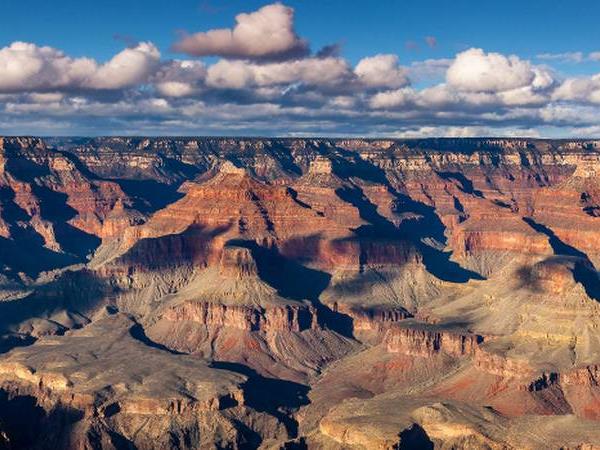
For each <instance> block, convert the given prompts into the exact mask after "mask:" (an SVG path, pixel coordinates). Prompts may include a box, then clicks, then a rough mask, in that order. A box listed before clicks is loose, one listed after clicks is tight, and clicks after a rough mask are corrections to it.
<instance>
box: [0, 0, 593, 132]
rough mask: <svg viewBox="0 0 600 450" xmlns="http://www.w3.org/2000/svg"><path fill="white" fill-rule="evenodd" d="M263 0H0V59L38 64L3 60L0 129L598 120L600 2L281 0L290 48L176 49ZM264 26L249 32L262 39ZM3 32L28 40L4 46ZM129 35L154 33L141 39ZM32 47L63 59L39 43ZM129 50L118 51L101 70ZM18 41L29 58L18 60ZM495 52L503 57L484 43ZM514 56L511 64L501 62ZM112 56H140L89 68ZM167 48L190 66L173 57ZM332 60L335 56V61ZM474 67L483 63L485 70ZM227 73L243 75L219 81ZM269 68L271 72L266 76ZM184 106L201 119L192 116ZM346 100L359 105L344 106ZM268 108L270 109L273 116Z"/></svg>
mask: <svg viewBox="0 0 600 450" xmlns="http://www.w3.org/2000/svg"><path fill="white" fill-rule="evenodd" d="M268 5H270V3H269V2H264V1H254V0H245V1H228V0H224V1H216V0H211V1H207V0H204V1H203V0H178V1H166V0H145V1H139V0H135V1H134V0H120V1H115V0H104V1H102V2H98V1H93V2H92V1H87V0H79V1H75V0H62V1H55V2H48V1H41V0H28V1H26V2H24V1H15V0H4V2H3V6H2V22H3V24H2V27H0V68H2V64H3V57H4V64H11V67H12V68H13V70H17V69H15V67H18V65H19V64H21V65H23V66H24V67H25V65H27V67H30V66H29V65H31V66H32V67H33V66H35V67H37V66H36V61H38V59H39V60H40V61H42V63H40V68H39V69H35V70H38V72H36V73H32V72H31V71H25V70H24V71H23V74H20V73H19V72H18V71H15V72H14V73H13V74H12V75H10V74H9V75H3V73H2V71H0V132H2V133H4V134H19V133H26V134H80V133H89V134H112V133H116V134H138V133H141V134H157V133H158V134H160V133H164V134H171V133H173V134H344V133H346V134H353V133H356V134H381V135H390V136H392V135H397V136H402V135H419V133H420V132H421V134H436V133H439V134H455V133H456V134H460V133H461V132H462V131H461V130H464V134H465V135H468V134H472V133H486V134H493V133H499V134H509V133H510V134H519V132H521V133H522V134H532V135H535V134H539V135H552V136H571V135H576V134H577V133H579V134H582V135H583V134H586V135H588V134H590V135H596V128H598V131H600V124H596V123H595V122H594V120H595V119H593V117H594V116H595V115H596V108H597V106H596V105H597V101H596V100H595V98H596V97H595V96H596V90H597V89H598V97H600V81H598V80H596V81H595V80H594V78H593V77H594V75H595V74H597V73H600V53H598V54H596V55H594V52H599V51H600V27H598V26H597V19H598V17H600V2H596V1H592V0H587V1H583V0H578V1H569V2H567V1H558V0H545V1H542V0H534V1H531V0H528V1H524V0H521V1H515V0H506V1H472V0H453V1H448V0H445V1H443V0H438V1H413V0H405V1H399V0H398V1H392V0H380V1H377V2H373V1H342V0H323V1H307V0H304V1H293V0H289V1H286V2H284V4H283V5H281V4H280V6H281V7H282V8H285V11H290V14H291V16H290V17H291V19H290V20H291V22H290V24H287V25H285V19H284V18H283V19H281V20H282V26H283V27H285V26H289V27H290V30H291V31H293V33H294V36H295V37H294V39H293V42H291V43H290V45H296V50H298V49H299V51H300V53H301V54H296V53H294V54H292V53H289V52H288V53H289V54H288V53H285V52H287V50H285V51H284V52H283V53H276V52H275V53H274V50H273V51H271V50H265V52H263V53H261V54H258V56H257V55H256V54H253V53H251V52H252V50H248V49H239V48H237V49H234V50H231V48H232V47H231V45H233V44H231V43H225V44H224V43H223V42H221V43H220V44H218V45H217V47H218V48H217V49H216V50H215V49H214V48H213V47H211V48H212V50H207V47H206V46H207V45H208V46H209V47H210V45H213V44H207V43H206V42H207V41H206V40H204V41H202V44H198V43H197V42H195V43H190V44H189V45H190V46H191V47H189V46H188V50H185V51H182V50H181V47H180V49H179V51H175V50H174V49H173V45H174V44H175V43H177V42H180V41H182V39H183V38H182V36H184V35H187V36H190V35H192V36H193V35H194V33H206V32H208V31H210V30H215V29H223V28H228V29H232V28H233V27H234V26H235V25H236V15H238V14H239V13H253V12H257V11H261V8H263V7H265V6H268ZM284 16H285V14H284V15H283V16H277V17H276V20H279V18H280V17H284ZM265 17H266V16H265ZM269 17H270V16H269ZM268 20H271V19H270V18H269V19H268ZM288 31H289V30H288ZM261 32H262V31H260V30H259V32H258V34H256V35H252V36H255V37H256V39H257V41H258V42H262V41H261V40H266V41H268V40H269V39H270V38H269V37H268V36H267V37H264V36H262V35H260V33H261ZM253 38H254V37H253ZM201 39H204V38H201ZM15 42H24V43H27V45H31V46H34V47H27V48H19V49H16V50H15V49H14V48H12V47H11V46H12V45H13V44H14V43H15ZM139 43H147V44H148V45H150V46H151V47H143V48H141V49H138V50H139V51H138V50H136V48H137V47H136V46H137V45H138V44H139ZM304 44H306V45H307V46H309V47H310V52H309V51H308V50H306V49H305V48H304V47H303V45H304ZM332 44H336V45H339V50H338V52H337V53H335V54H332V55H329V56H330V59H336V61H333V60H332V61H325V62H323V61H324V59H321V60H320V61H321V62H319V61H317V60H316V59H315V53H316V52H318V50H319V49H321V48H323V47H324V46H327V45H332ZM197 45H201V47H202V48H201V49H199V50H198V48H197V47H194V46H197ZM219 45H220V46H221V47H219ZM223 45H224V46H225V47H227V46H229V47H227V48H225V47H223ZM239 45H242V47H243V46H244V44H239ZM257 45H258V44H257ZM282 45H284V44H282ZM44 46H48V47H51V48H52V49H53V51H56V52H57V54H58V53H60V54H62V55H65V56H66V57H68V58H70V61H71V62H66V63H65V61H62V60H60V57H59V56H56V55H52V56H48V55H44V54H42V53H44V52H40V51H39V49H40V48H42V47H44ZM127 48H129V50H131V51H129V52H126V53H125V54H123V55H122V56H121V57H120V59H117V60H115V61H114V63H113V64H109V67H105V68H103V65H106V63H107V62H108V63H110V61H111V60H112V59H113V58H115V55H119V54H120V53H121V52H123V51H124V50H126V49H127ZM189 48H191V49H192V50H189ZM1 49H5V50H6V51H5V52H4V53H5V54H4V55H3V53H2V50H1ZM473 49H480V50H481V52H482V53H481V54H476V53H471V54H468V55H466V56H469V55H470V57H469V58H467V57H466V56H465V58H462V60H461V61H459V62H460V63H461V64H463V66H462V67H456V70H454V78H453V81H452V83H450V82H449V80H450V79H449V78H448V74H447V73H446V71H447V69H448V68H449V66H451V65H452V64H453V63H454V62H455V61H456V58H457V55H460V54H462V53H463V52H469V51H471V50H473ZM155 50H156V51H155ZM288 50H289V49H288ZM258 51H259V52H262V50H258ZM290 51H291V50H290ZM232 52H233V53H232ZM248 52H250V53H248ZM269 52H271V53H269ZM25 54H26V55H27V59H26V60H24V59H19V55H20V56H23V55H25ZM496 54H498V55H501V56H502V57H503V58H506V60H498V59H497V58H495V57H494V56H490V55H496ZM375 55H388V56H391V55H393V57H394V58H396V59H397V61H396V62H395V63H393V62H390V61H391V60H389V59H387V60H386V59H385V58H383V59H380V60H377V61H370V62H369V64H370V66H369V67H370V68H369V69H368V70H370V72H369V73H368V74H367V75H365V76H362V75H360V74H359V72H360V70H359V71H358V72H357V70H356V68H357V67H358V65H359V63H360V62H361V60H364V59H365V58H369V57H372V56H375ZM512 56H514V57H516V58H518V60H519V62H516V63H515V62H514V61H512V60H510V58H511V57H512ZM36 58H38V59H36ZM84 58H88V59H91V60H93V61H94V62H93V64H95V66H94V67H91V66H90V67H88V68H87V69H86V72H85V74H83V75H81V74H78V75H76V76H74V75H73V73H72V71H73V69H72V64H76V67H80V65H81V64H83V63H82V62H81V61H83V59H84ZM273 58H275V59H273ZM59 60H60V61H59ZM80 60H81V61H80ZM125 60H128V61H134V63H135V64H140V66H136V67H133V68H131V67H129V66H128V67H126V68H125V69H123V70H131V71H133V72H134V73H125V74H123V80H122V81H121V82H117V81H115V82H114V83H107V82H104V81H98V79H99V77H100V78H102V77H105V76H107V74H109V75H108V76H109V77H110V78H113V79H115V80H119V79H120V77H121V75H122V74H120V73H117V72H115V71H117V70H118V68H119V67H121V66H122V62H123V61H125ZM175 60H179V61H181V60H185V61H192V62H193V63H194V64H197V66H194V67H195V68H194V69H193V70H191V69H190V68H189V67H187V66H185V64H184V66H185V67H183V68H182V66H181V64H180V63H175V62H174V61H175ZM11 61H12V62H11ZM15 61H16V62H15ZM56 61H59V62H56ZM72 61H80V63H81V64H80V63H72ZM282 61H285V62H284V63H283V64H288V65H289V64H291V63H292V62H295V63H294V64H296V66H294V67H297V68H296V69H294V70H293V71H292V72H293V73H285V74H282V70H284V69H282V68H281V67H280V66H277V64H282ZM520 62H524V63H526V64H528V65H529V66H528V67H527V68H525V67H524V66H523V65H522V64H520ZM65 64H66V65H65ZM77 64H79V65H77ZM132 64H133V63H132ZM326 64H330V65H331V68H328V67H325V65H326ZM340 64H341V65H346V66H347V70H346V71H347V73H343V72H344V70H345V69H344V70H342V69H341V68H340ZM390 64H391V66H390ZM394 64H395V65H394ZM467 64H471V65H474V66H473V67H478V68H480V69H481V67H482V66H481V64H484V69H485V70H488V69H489V68H493V70H494V71H496V74H498V73H500V72H501V71H502V70H507V71H510V73H507V74H506V77H507V79H509V80H512V81H511V82H510V83H508V84H506V83H500V82H494V83H488V82H486V80H483V83H480V81H482V80H480V79H473V78H472V77H471V78H469V77H470V75H469V73H471V72H470V70H469V68H468V67H466V66H465V65H467ZM497 64H500V65H499V66H498V65H497ZM214 65H216V66H217V67H215V68H213V67H211V66H214ZM242 65H243V67H242ZM457 65H458V64H457ZM334 66H335V67H334ZM363 66H365V65H364V64H363ZM392 66H393V67H392ZM6 67H8V66H6ZM73 67H75V66H73ZM486 68H487V69H486ZM287 69H288V70H289V66H288V68H287ZM392 69H393V70H392ZM484 69H481V70H483V72H481V73H480V76H481V77H486V76H487V77H488V81H489V76H490V75H489V74H487V73H486V72H485V70H484ZM31 70H34V69H31ZM78 70H79V69H78ZM98 70H100V72H99V73H96V72H95V71H98ZM319 70H323V73H324V74H330V73H331V70H339V72H340V73H339V77H338V78H337V79H335V80H333V79H332V80H327V81H326V82H323V83H321V82H320V80H315V79H312V78H311V73H317V72H318V71H319ZM386 70H387V72H385V71H386ZM394 70H395V72H394ZM528 70H529V72H528ZM60 71H66V72H60ZM373 71H375V72H376V71H380V72H378V73H379V75H377V73H375V72H373ZM402 71H404V75H400V72H402ZM541 71H545V72H544V73H542V74H541V75H540V73H541ZM59 72H60V73H59ZM192 72H193V73H192ZM211 72H212V73H213V75H207V73H208V74H210V73H211ZM217 72H218V76H219V77H220V78H218V80H217V78H215V77H216V76H217V75H215V74H216V73H217ZM363 72H364V71H363ZM425 73H426V75H424V74H425ZM229 74H239V76H240V77H244V81H243V82H242V81H240V80H238V79H235V80H234V79H231V80H225V79H224V78H223V77H226V76H230V75H229ZM271 74H277V76H276V78H277V79H276V80H275V81H273V80H271V79H270V78H271V77H272V75H271ZM11 76H12V78H10V77H11ZM63 76H64V78H65V81H64V82H63V81H62V78H61V77H63ZM233 76H234V75H231V77H233ZM403 76H404V78H402V77H403ZM461 76H462V77H463V78H462V79H460V77H461ZM3 77H5V78H6V80H4V84H3ZM94 77H96V78H95V79H94ZM368 77H371V78H368ZM382 77H388V78H389V80H388V81H389V82H386V81H385V80H384V81H382ZM511 77H512V78H511ZM536 77H537V78H536ZM544 77H545V78H544ZM21 78H22V79H21ZM84 78H85V79H84ZM375 78H377V81H373V80H374V79H375ZM534 78H535V79H536V80H537V81H534ZM542 78H544V79H546V81H544V82H541V81H540V80H542ZM57 79H61V81H60V82H58V81H56V80H57ZM265 79H268V80H267V81H265ZM94 80H95V81H94ZM211 80H212V81H211ZM215 80H217V81H215ZM369 80H370V81H369ZM569 80H570V81H569ZM597 82H598V86H596V83H597ZM469 83H470V84H469ZM540 83H541V84H540ZM334 85H335V86H334ZM349 86H351V89H350V88H349ZM429 88H435V89H437V91H435V92H433V93H432V92H430V91H428V90H427V89H429ZM424 89H425V91H423V90H424ZM519 90H520V91H519ZM438 91H439V92H438ZM442 91H443V92H442ZM433 94H436V95H437V97H435V101H434V100H432V98H433ZM441 96H443V99H444V100H443V101H442V100H440V98H441ZM484 97H485V98H484ZM492 97H493V98H492ZM302 98H304V101H303V100H302ZM494 99H496V100H494ZM599 101H600V98H599ZM123 105H126V106H127V108H125V107H123ZM132 105H137V109H136V108H134V107H133V106H132ZM236 105H237V106H239V109H240V113H239V116H238V117H236V115H235V113H234V112H233V110H235V108H236ZM436 105H437V107H438V108H437V109H436ZM486 105H487V106H486ZM253 106H254V107H253ZM219 108H220V109H219ZM217 109H218V111H217ZM415 110H418V111H419V113H418V114H415V113H414V111H415ZM144 111H146V113H144ZM192 111H199V115H202V114H206V117H205V118H204V119H203V120H197V121H196V122H194V120H193V118H194V113H192ZM200 111H202V112H201V113H200ZM261 111H262V112H261ZM352 112H355V113H360V112H362V113H363V114H361V115H360V117H354V115H353V114H352ZM386 113H387V115H386ZM499 114H501V115H502V117H499V116H498V115H499ZM416 116H418V117H416ZM450 116H452V117H453V118H451V117H450ZM487 116H489V119H486V117H487ZM275 117H277V118H281V123H280V124H279V125H278V126H277V127H274V128H271V127H270V126H269V124H270V123H273V119H274V118H275ZM353 119H354V120H353ZM208 122H210V123H208ZM169 124H170V125H169ZM419 130H421V131H419Z"/></svg>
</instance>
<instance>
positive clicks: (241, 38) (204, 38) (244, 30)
mask: <svg viewBox="0 0 600 450" xmlns="http://www.w3.org/2000/svg"><path fill="white" fill-rule="evenodd" d="M235 20H236V25H235V27H234V28H233V29H228V28H223V29H216V30H210V31H206V32H200V33H195V34H192V35H189V36H185V37H184V38H183V39H181V40H180V41H179V42H177V43H175V44H174V46H173V48H174V49H175V50H176V51H179V52H182V53H187V54H190V55H194V56H225V57H242V58H272V57H282V58H283V57H286V56H300V55H305V54H306V53H307V52H308V45H307V43H306V41H304V40H303V39H301V38H300V37H298V35H297V34H296V32H295V31H294V10H293V9H292V8H290V7H287V6H284V5H282V4H281V3H274V4H271V5H266V6H263V7H262V8H260V9H259V10H258V11H255V12H252V13H249V14H246V13H244V14H238V15H237V16H236V17H235Z"/></svg>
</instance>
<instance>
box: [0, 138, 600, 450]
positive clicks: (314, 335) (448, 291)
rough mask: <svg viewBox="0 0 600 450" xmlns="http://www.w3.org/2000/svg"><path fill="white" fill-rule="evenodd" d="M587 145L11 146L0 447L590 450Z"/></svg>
mask: <svg viewBox="0 0 600 450" xmlns="http://www.w3.org/2000/svg"><path fill="white" fill-rule="evenodd" d="M599 265H600V142H598V141H584V140H574V141H565V140H556V141H553V140H532V139H424V140H343V139H338V140H332V139H291V138H290V139H267V138H265V139H262V138H248V139H242V138H119V137H110V138H108V137H107V138H47V139H38V138H30V137H5V138H0V448H5V449H21V448H24V449H25V448H27V449H56V448H65V449H140V450H144V449H196V448H203V449H204V448H207V449H208V448H215V449H221V448H230V449H250V448H261V449H303V448H309V449H324V450H325V449H332V450H333V449H427V448H436V449H437V448H440V449H463V448H464V449H474V448H475V449H478V448H482V449H511V448H514V449H571V450H575V449H578V450H584V449H586V450H587V449H594V448H600V426H599V425H600V422H599V420H600V386H599V383H600V331H599V330H600V303H599V301H600V278H599V275H598V270H597V268H598V267H599Z"/></svg>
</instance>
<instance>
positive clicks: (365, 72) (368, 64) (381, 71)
mask: <svg viewBox="0 0 600 450" xmlns="http://www.w3.org/2000/svg"><path fill="white" fill-rule="evenodd" d="M354 73H355V74H356V75H357V76H358V78H359V80H360V81H361V82H362V83H363V84H365V85H366V86H369V87H386V88H399V87H402V86H406V85H407V84H408V77H407V71H406V69H405V68H403V67H400V65H399V64H398V56H396V55H375V56H370V57H367V58H363V59H361V60H360V61H359V62H358V64H357V65H356V67H355V68H354Z"/></svg>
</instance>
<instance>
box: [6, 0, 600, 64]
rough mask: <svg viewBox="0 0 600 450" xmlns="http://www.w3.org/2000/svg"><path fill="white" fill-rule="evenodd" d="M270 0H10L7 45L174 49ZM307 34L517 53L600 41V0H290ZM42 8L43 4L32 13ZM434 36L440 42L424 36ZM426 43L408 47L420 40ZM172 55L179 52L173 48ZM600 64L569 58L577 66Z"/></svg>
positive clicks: (417, 52)
mask: <svg viewBox="0 0 600 450" xmlns="http://www.w3.org/2000/svg"><path fill="white" fill-rule="evenodd" d="M267 3H268V2H264V1H255V0H244V1H239V0H238V1H229V0H224V1H216V0H212V1H202V0H177V1H170V0H144V1H141V0H135V1H133V0H103V1H102V2H98V1H90V0H60V1H52V2H49V1H46V0H28V1H22V0H4V1H3V6H2V22H3V23H2V27H0V44H4V45H6V44H8V43H10V42H12V41H15V40H22V41H27V42H33V43H36V44H38V45H50V46H53V47H56V48H60V49H63V50H65V51H66V52H67V53H69V54H71V55H74V56H92V57H95V58H98V59H100V60H106V59H109V58H110V57H111V56H112V55H114V54H115V53H116V52H118V51H119V50H120V49H121V48H122V47H123V41H122V40H121V39H119V37H121V38H123V39H133V40H140V41H144V40H150V41H152V42H154V43H155V44H156V45H157V46H158V47H159V48H160V50H161V52H163V53H164V54H166V55H168V54H169V48H170V46H171V44H172V43H173V41H174V40H176V38H177V33H178V31H180V30H187V31H191V32H193V31H200V30H209V29H213V28H224V27H230V26H231V24H232V21H233V17H234V16H235V15H236V14H237V13H239V12H242V11H253V10H256V9H258V8H259V7H261V6H263V5H265V4H267ZM285 4H286V5H289V6H291V7H293V8H294V10H295V19H296V29H297V31H298V34H300V35H301V36H305V37H307V38H308V39H310V41H311V44H312V45H313V47H315V48H317V47H319V46H324V45H327V44H330V43H336V42H339V43H341V44H342V45H343V55H344V56H345V57H347V58H348V59H349V60H350V61H352V62H357V61H358V60H359V59H360V58H362V57H363V56H365V55H369V54H373V53H396V54H398V55H399V56H400V57H401V60H402V61H404V62H412V61H414V60H419V59H424V58H433V57H443V56H446V57H450V56H452V55H454V54H455V53H456V52H458V51H460V50H464V49H466V48H469V47H481V48H485V49H486V50H488V51H496V52H501V53H516V54H518V55H520V56H523V57H526V58H533V57H535V55H537V54H541V53H564V52H571V51H583V52H591V51H596V50H598V49H599V48H600V27H598V18H599V17H600V2H596V1H592V0H587V1H582V0H575V1H564V0H563V1H559V0H527V1H525V0H505V1H473V0H452V1H448V0H435V1H423V0H421V1H418V0H404V1H402V0H396V1H394V0H378V1H357V0H352V1H347V0H346V1H344V0H323V1H308V0H304V1H287V2H285ZM32 12H35V13H34V14H32ZM425 36H434V37H436V39H437V43H438V45H437V47H436V48H434V49H430V48H429V47H427V45H425V44H424V42H423V39H424V38H425ZM411 41H412V42H415V43H417V44H419V47H418V48H417V49H412V48H407V44H408V47H411V46H410V44H409V43H410V42H411ZM172 56H174V57H175V56H177V54H175V53H173V54H172ZM592 67H595V68H600V64H599V63H595V64H591V65H589V66H586V67H577V68H575V67H573V65H571V64H567V65H565V68H564V70H565V71H567V72H573V73H575V72H577V73H580V72H582V71H583V72H585V71H587V70H593V69H592Z"/></svg>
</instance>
